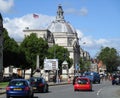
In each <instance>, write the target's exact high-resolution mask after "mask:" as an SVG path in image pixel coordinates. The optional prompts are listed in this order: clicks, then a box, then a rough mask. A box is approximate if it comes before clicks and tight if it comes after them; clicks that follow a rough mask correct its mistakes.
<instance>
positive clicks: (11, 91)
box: [6, 79, 34, 98]
mask: <svg viewBox="0 0 120 98" xmlns="http://www.w3.org/2000/svg"><path fill="white" fill-rule="evenodd" d="M33 96H34V93H33V89H32V86H31V85H30V83H29V81H27V80H26V79H13V80H11V81H10V82H9V84H8V86H7V87H6V98H10V97H27V98H33Z"/></svg>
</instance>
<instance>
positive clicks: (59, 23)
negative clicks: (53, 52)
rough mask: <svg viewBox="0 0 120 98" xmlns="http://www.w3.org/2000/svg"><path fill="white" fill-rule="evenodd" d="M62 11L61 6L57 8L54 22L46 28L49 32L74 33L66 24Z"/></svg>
mask: <svg viewBox="0 0 120 98" xmlns="http://www.w3.org/2000/svg"><path fill="white" fill-rule="evenodd" d="M63 13H64V11H63V9H62V6H61V5H59V6H58V11H57V16H56V20H55V21H53V22H52V23H51V24H50V26H48V29H49V30H50V31H51V32H53V33H54V32H59V33H60V32H67V33H76V30H75V29H74V28H73V26H72V25H71V24H70V23H69V22H66V21H65V19H64V15H63Z"/></svg>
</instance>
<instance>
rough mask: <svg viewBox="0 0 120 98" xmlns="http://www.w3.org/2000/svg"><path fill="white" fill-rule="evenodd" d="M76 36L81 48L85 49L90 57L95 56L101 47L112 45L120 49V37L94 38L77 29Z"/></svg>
mask: <svg viewBox="0 0 120 98" xmlns="http://www.w3.org/2000/svg"><path fill="white" fill-rule="evenodd" d="M77 33H78V36H80V38H81V40H79V43H80V46H81V48H83V49H84V50H85V51H88V52H89V53H90V55H91V57H95V56H96V55H97V54H98V53H99V52H100V49H101V48H102V47H112V48H115V49H117V50H118V51H119V50H120V46H119V45H120V39H119V38H118V39H117V38H116V39H105V38H99V39H97V40H96V39H95V38H94V37H93V36H84V33H83V32H81V31H80V30H77Z"/></svg>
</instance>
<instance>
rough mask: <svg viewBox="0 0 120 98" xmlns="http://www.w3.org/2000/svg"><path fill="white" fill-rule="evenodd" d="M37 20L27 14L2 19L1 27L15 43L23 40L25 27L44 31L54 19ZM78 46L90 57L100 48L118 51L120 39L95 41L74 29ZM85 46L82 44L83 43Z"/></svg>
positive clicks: (41, 16)
mask: <svg viewBox="0 0 120 98" xmlns="http://www.w3.org/2000/svg"><path fill="white" fill-rule="evenodd" d="M38 15H39V18H36V19H35V18H33V14H28V15H25V16H23V17H17V18H14V19H9V18H7V17H6V18H4V24H3V26H4V27H5V28H6V29H7V31H8V33H9V36H10V37H12V38H14V39H15V40H16V41H22V40H23V38H24V32H23V30H24V29H25V28H26V27H29V28H30V29H44V28H45V29H46V28H47V27H48V25H49V24H50V23H51V21H53V20H54V19H55V17H52V16H51V17H50V16H47V15H42V14H38ZM76 31H77V33H78V37H79V38H80V39H81V40H79V43H80V46H81V47H82V48H84V49H85V50H86V51H88V52H89V53H90V55H91V56H92V57H94V56H95V55H96V53H97V52H98V51H99V50H100V48H101V47H102V46H108V47H114V48H116V49H119V50H120V48H119V45H120V39H103V38H100V39H97V40H96V39H95V38H94V37H93V36H85V35H84V32H82V31H81V30H79V29H76ZM84 42H85V43H86V44H83V43H84Z"/></svg>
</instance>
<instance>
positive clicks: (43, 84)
mask: <svg viewBox="0 0 120 98" xmlns="http://www.w3.org/2000/svg"><path fill="white" fill-rule="evenodd" d="M29 81H30V84H31V86H32V87H33V90H34V92H43V93H46V92H48V91H49V85H48V83H47V81H46V80H45V79H44V78H43V77H31V78H30V79H29Z"/></svg>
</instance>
